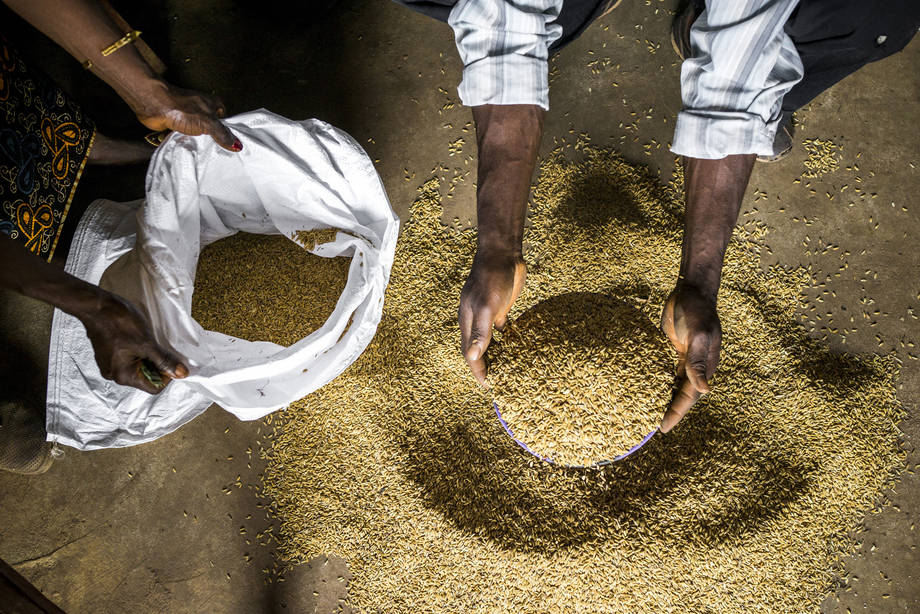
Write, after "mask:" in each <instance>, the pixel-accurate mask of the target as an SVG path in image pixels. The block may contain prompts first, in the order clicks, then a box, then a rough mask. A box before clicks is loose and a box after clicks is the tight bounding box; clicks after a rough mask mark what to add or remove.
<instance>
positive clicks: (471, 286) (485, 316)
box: [458, 253, 527, 385]
mask: <svg viewBox="0 0 920 614" xmlns="http://www.w3.org/2000/svg"><path fill="white" fill-rule="evenodd" d="M526 277H527V267H526V266H525V264H524V259H523V258H522V257H520V256H519V255H484V254H482V253H477V254H476V257H475V258H474V259H473V267H472V269H471V270H470V275H469V277H467V279H466V284H464V286H463V291H462V292H461V293H460V310H459V314H458V315H459V320H460V336H461V348H460V349H461V352H463V356H464V358H466V362H467V363H468V364H469V365H470V369H471V370H472V372H473V375H474V376H475V377H476V379H477V380H478V381H479V383H480V384H482V385H486V375H487V370H486V362H485V353H486V350H487V349H488V348H489V342H490V341H491V340H492V329H493V327H494V328H496V329H497V330H502V329H503V328H504V327H505V324H506V323H507V322H508V312H509V311H511V306H512V305H513V304H514V301H516V300H517V297H518V296H519V295H520V294H521V290H523V289H524V280H525V279H526Z"/></svg>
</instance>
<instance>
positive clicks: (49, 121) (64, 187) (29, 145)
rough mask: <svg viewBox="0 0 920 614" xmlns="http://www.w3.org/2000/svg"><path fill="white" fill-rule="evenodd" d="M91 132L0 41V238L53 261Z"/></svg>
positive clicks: (59, 94) (78, 113)
mask: <svg viewBox="0 0 920 614" xmlns="http://www.w3.org/2000/svg"><path fill="white" fill-rule="evenodd" d="M95 134H96V129H95V126H94V124H93V122H92V120H90V119H89V118H88V117H87V116H86V115H84V113H83V111H82V110H81V109H80V107H79V106H78V105H77V104H76V103H75V102H74V101H72V100H71V99H70V98H69V97H68V96H67V95H66V94H65V93H64V91H63V90H61V89H60V88H59V87H58V86H57V85H55V84H54V83H53V82H52V81H51V80H50V79H48V78H47V77H46V76H44V75H43V74H39V73H36V72H35V71H34V70H32V69H31V68H29V67H27V66H26V63H25V62H24V61H23V60H22V59H21V58H20V57H18V56H17V55H16V53H15V51H14V50H13V48H12V46H11V45H10V44H9V42H8V41H7V40H6V39H5V38H3V37H2V36H0V232H3V233H5V234H7V235H9V236H10V237H12V238H13V239H15V240H16V241H19V242H21V243H22V244H23V245H25V246H26V248H28V249H29V250H30V251H31V252H32V253H33V254H36V255H38V256H41V257H42V258H46V259H48V260H51V257H52V256H53V255H54V248H55V247H56V246H57V241H58V237H60V234H61V229H62V228H63V226H64V219H65V218H66V217H67V211H68V209H69V208H70V202H71V201H72V200H73V195H74V191H75V190H76V188H77V183H78V182H79V181H80V175H81V173H82V172H83V165H84V164H85V163H86V156H87V154H88V153H89V150H90V147H92V143H93V138H94V137H95Z"/></svg>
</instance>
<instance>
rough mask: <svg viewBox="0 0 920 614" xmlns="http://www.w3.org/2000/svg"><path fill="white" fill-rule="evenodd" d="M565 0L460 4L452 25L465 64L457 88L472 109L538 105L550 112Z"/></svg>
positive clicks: (489, 0) (476, 0) (494, 0)
mask: <svg viewBox="0 0 920 614" xmlns="http://www.w3.org/2000/svg"><path fill="white" fill-rule="evenodd" d="M561 9H562V0H460V1H459V2H457V4H456V5H454V7H453V9H452V10H451V12H450V17H449V18H448V21H447V23H449V24H450V26H451V28H453V30H454V37H455V39H456V41H457V50H458V51H459V52H460V59H461V60H463V80H462V81H461V82H460V86H459V87H458V88H457V93H458V94H459V95H460V100H461V101H462V102H463V104H465V105H467V106H478V105H483V104H535V105H539V106H541V107H543V108H544V109H549V75H548V68H547V59H548V57H549V51H548V49H549V46H550V45H551V44H552V43H553V41H555V40H556V39H557V38H559V37H560V36H561V35H562V26H560V25H558V24H556V23H554V21H555V19H556V18H557V17H558V16H559V11H560V10H561Z"/></svg>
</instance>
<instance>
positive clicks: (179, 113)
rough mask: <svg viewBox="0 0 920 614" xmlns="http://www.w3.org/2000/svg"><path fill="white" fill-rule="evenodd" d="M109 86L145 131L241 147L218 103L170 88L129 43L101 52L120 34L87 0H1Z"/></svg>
mask: <svg viewBox="0 0 920 614" xmlns="http://www.w3.org/2000/svg"><path fill="white" fill-rule="evenodd" d="M3 1H4V2H5V3H6V4H7V6H9V7H10V8H11V9H13V10H14V11H15V12H16V13H18V14H19V15H20V16H21V17H22V18H23V19H25V20H26V21H28V22H29V23H30V24H32V25H33V26H35V27H36V28H37V29H39V30H40V31H41V32H43V33H44V34H46V35H47V36H48V37H50V38H51V39H52V40H54V42H56V43H57V44H59V45H60V46H61V47H63V48H64V49H65V50H66V51H67V52H68V53H69V54H70V55H72V56H73V57H74V58H76V59H77V60H78V61H79V62H81V63H83V62H86V61H87V60H89V61H90V62H92V66H91V68H90V70H91V72H92V73H93V74H95V75H97V76H98V77H100V78H101V79H102V80H103V81H105V82H106V83H107V84H109V85H110V86H111V87H112V89H114V90H115V92H116V93H117V94H118V95H119V96H121V98H122V99H123V100H124V101H125V102H126V103H127V104H128V106H130V107H131V110H132V111H134V113H135V114H136V115H137V117H138V119H139V120H140V121H141V123H143V124H144V125H145V126H147V127H148V128H150V129H151V130H158V131H159V130H175V131H177V132H181V133H183V134H188V135H192V136H197V135H200V134H207V135H210V136H211V137H212V138H213V139H214V140H215V141H216V142H217V143H218V144H219V145H220V146H221V147H224V148H225V149H228V150H230V151H240V150H241V149H242V148H243V146H242V144H241V143H240V141H239V139H237V138H236V137H234V136H233V134H232V133H231V132H230V130H228V129H227V127H226V126H224V125H223V124H222V123H221V122H220V121H219V119H218V118H219V117H221V116H223V114H224V107H223V105H222V104H221V103H220V102H219V101H217V100H215V99H213V98H211V97H210V96H207V95H205V94H202V93H199V92H194V91H191V90H185V89H182V88H178V87H175V86H173V85H171V84H169V83H167V82H166V81H164V80H163V79H161V78H160V77H159V76H158V75H157V74H156V73H155V72H154V71H153V69H151V68H150V66H149V65H148V64H147V62H145V61H144V59H143V58H142V57H141V55H140V53H138V52H137V49H136V48H135V47H134V45H132V44H128V45H125V46H124V47H122V48H120V49H118V50H117V51H115V52H114V53H112V54H111V55H109V56H103V55H102V50H103V49H105V48H106V47H108V46H109V45H111V44H112V43H114V42H115V41H117V40H119V39H120V38H122V37H123V36H124V35H125V33H124V32H122V31H121V30H120V29H119V28H118V27H117V26H116V25H115V23H114V22H113V21H112V20H111V18H110V17H109V16H108V15H107V14H106V12H105V11H104V10H103V9H102V7H101V6H99V4H98V3H96V2H93V1H92V0H3Z"/></svg>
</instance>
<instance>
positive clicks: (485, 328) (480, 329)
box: [459, 305, 492, 386]
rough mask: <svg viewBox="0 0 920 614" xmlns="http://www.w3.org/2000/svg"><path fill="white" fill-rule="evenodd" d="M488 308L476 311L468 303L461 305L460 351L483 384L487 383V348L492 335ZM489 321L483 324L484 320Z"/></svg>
mask: <svg viewBox="0 0 920 614" xmlns="http://www.w3.org/2000/svg"><path fill="white" fill-rule="evenodd" d="M484 312H488V309H487V308H483V309H481V310H480V311H479V312H478V313H474V312H473V309H472V308H471V307H468V306H466V305H461V306H460V313H459V319H460V337H461V343H460V351H461V352H462V353H463V357H464V358H465V359H466V364H468V365H469V367H470V371H472V372H473V377H475V378H476V381H478V382H479V383H480V384H481V385H482V386H487V384H486V375H487V369H486V361H485V354H486V348H487V347H488V345H489V341H490V339H491V336H492V319H491V318H490V317H489V315H490V314H488V313H484ZM484 321H485V322H487V324H486V325H483V322H484Z"/></svg>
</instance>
